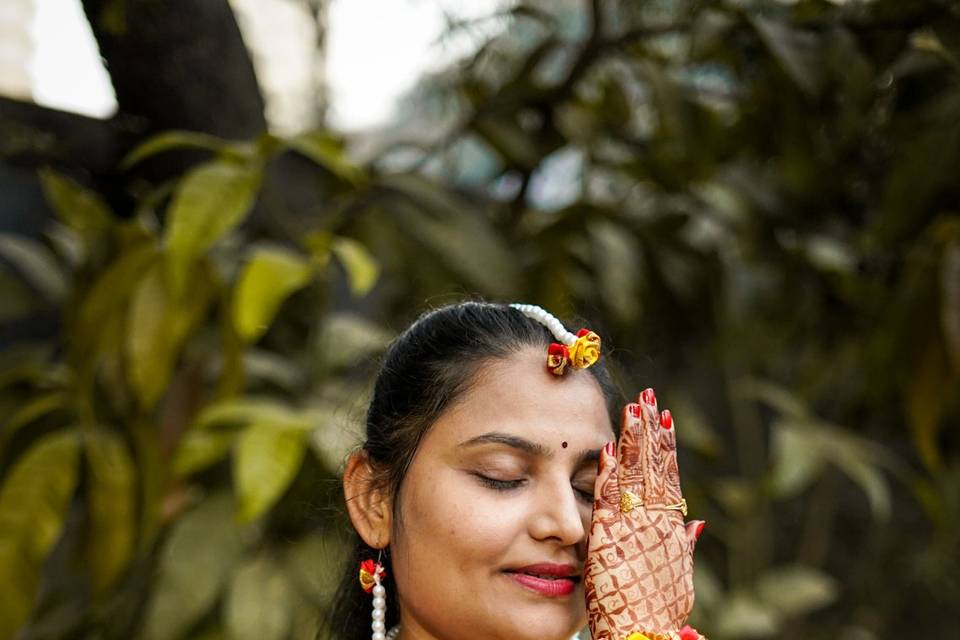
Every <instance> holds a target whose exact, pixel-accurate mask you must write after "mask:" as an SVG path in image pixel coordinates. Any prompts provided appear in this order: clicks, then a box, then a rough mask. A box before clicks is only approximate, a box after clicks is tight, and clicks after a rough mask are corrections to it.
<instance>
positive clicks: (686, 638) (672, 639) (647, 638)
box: [624, 625, 706, 640]
mask: <svg viewBox="0 0 960 640" xmlns="http://www.w3.org/2000/svg"><path fill="white" fill-rule="evenodd" d="M624 640H706V638H704V637H703V636H702V635H700V632H698V631H697V630H696V629H694V628H693V627H691V626H690V625H685V626H684V627H683V628H682V629H680V631H671V632H670V633H651V632H649V631H646V632H640V631H634V632H633V633H631V634H630V635H628V636H627V637H626V638H624Z"/></svg>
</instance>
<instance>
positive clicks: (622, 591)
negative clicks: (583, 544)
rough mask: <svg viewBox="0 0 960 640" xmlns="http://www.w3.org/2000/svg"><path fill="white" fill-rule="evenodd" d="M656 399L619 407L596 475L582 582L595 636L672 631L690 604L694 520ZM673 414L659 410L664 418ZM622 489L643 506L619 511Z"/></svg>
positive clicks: (600, 638) (601, 639) (673, 444)
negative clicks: (614, 439)
mask: <svg viewBox="0 0 960 640" xmlns="http://www.w3.org/2000/svg"><path fill="white" fill-rule="evenodd" d="M646 393H647V392H645V394H644V395H646ZM649 398H651V399H652V392H650V394H649ZM655 402H656V400H652V403H650V404H648V403H646V402H644V401H643V400H642V399H641V400H640V401H639V402H638V403H637V404H629V405H627V406H626V407H625V408H624V412H623V418H622V426H621V437H620V445H619V452H618V455H617V456H616V459H614V457H613V456H609V455H608V454H607V453H606V452H605V453H604V454H603V460H602V463H603V464H602V465H601V470H600V474H599V476H598V477H597V492H596V496H597V497H596V500H595V503H594V510H593V520H592V525H591V528H590V539H589V542H588V551H587V560H586V568H585V581H584V583H585V591H586V598H587V608H588V612H589V615H590V629H591V631H592V633H593V637H594V638H595V640H604V639H607V638H614V639H616V640H619V639H620V638H624V637H626V636H627V635H628V634H629V633H631V632H633V631H639V630H645V631H653V632H656V631H662V632H665V631H676V630H677V629H679V628H680V626H681V625H683V623H684V621H685V620H686V618H687V616H688V615H689V614H690V610H691V609H692V608H693V546H694V538H695V535H694V532H695V531H696V529H697V528H698V527H699V525H700V523H698V522H694V523H691V524H690V525H685V524H684V521H683V514H682V513H681V511H680V509H681V508H685V507H681V506H680V505H681V504H682V495H681V493H680V476H679V472H678V469H677V455H676V437H675V433H674V429H673V428H664V427H662V426H661V418H660V414H659V413H658V412H657V409H656V406H655ZM671 420H672V418H670V417H669V415H668V414H666V412H665V414H664V420H663V423H664V424H665V425H669V424H670V422H671ZM623 492H630V493H631V494H632V495H633V496H636V498H638V499H639V501H642V504H643V506H638V507H636V508H633V509H632V510H629V512H623V511H622V510H621V498H622V496H623ZM628 495H629V494H628ZM627 502H628V503H629V498H628V499H627ZM624 506H625V507H629V506H630V505H629V504H626V505H624Z"/></svg>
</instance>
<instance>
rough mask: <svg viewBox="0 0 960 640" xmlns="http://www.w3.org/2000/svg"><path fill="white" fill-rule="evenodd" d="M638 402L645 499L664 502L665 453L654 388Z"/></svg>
mask: <svg viewBox="0 0 960 640" xmlns="http://www.w3.org/2000/svg"><path fill="white" fill-rule="evenodd" d="M638 404H639V405H640V408H641V412H640V413H641V418H642V419H641V431H640V433H639V435H638V437H639V438H640V439H641V441H642V445H641V451H642V452H643V453H642V455H641V459H640V466H641V467H642V469H643V493H642V494H641V495H643V501H644V502H645V503H646V504H663V503H664V489H663V454H662V451H661V448H662V442H661V440H662V438H661V431H662V429H661V427H660V412H659V410H658V409H657V396H656V395H654V393H653V389H646V390H645V391H644V392H643V393H641V394H640V397H639V398H638Z"/></svg>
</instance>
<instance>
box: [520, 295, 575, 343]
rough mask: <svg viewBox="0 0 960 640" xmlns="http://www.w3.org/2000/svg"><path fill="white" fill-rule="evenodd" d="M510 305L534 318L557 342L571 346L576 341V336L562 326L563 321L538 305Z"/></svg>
mask: <svg viewBox="0 0 960 640" xmlns="http://www.w3.org/2000/svg"><path fill="white" fill-rule="evenodd" d="M510 306H511V307H512V308H514V309H516V310H517V311H519V312H520V313H522V314H523V315H525V316H527V317H528V318H532V319H534V320H536V321H537V322H539V323H540V324H542V325H543V326H545V327H546V328H547V329H549V330H550V333H552V334H553V337H554V338H556V339H557V342H560V343H562V344H565V345H567V346H568V347H570V346H573V343H574V342H576V341H577V336H576V335H574V334H572V333H570V332H569V331H567V330H566V329H565V328H564V326H563V323H562V322H560V321H559V320H557V318H556V317H555V316H554V315H553V314H552V313H550V312H549V311H547V310H546V309H544V308H542V307H538V306H537V305H535V304H518V303H514V304H511V305H510Z"/></svg>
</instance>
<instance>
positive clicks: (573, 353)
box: [570, 329, 600, 369]
mask: <svg viewBox="0 0 960 640" xmlns="http://www.w3.org/2000/svg"><path fill="white" fill-rule="evenodd" d="M599 359H600V336H598V335H597V334H595V333H594V332H593V331H590V330H589V329H580V331H578V332H577V341H576V342H574V343H573V345H572V346H571V347H570V366H572V367H574V368H575V369H586V368H587V367H589V366H590V365H592V364H593V363H594V362H596V361H597V360H599Z"/></svg>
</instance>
